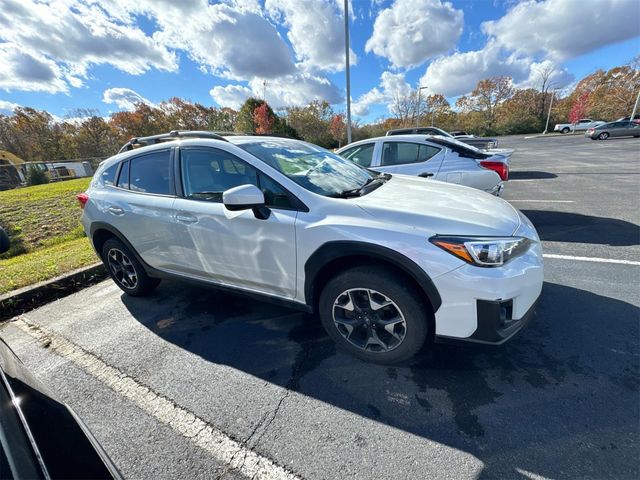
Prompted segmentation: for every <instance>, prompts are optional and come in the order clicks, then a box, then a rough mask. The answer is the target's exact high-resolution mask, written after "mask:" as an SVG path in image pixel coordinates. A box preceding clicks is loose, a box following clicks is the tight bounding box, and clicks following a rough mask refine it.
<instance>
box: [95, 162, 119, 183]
mask: <svg viewBox="0 0 640 480" xmlns="http://www.w3.org/2000/svg"><path fill="white" fill-rule="evenodd" d="M119 166H120V162H116V163H114V164H113V165H111V166H110V167H107V168H105V169H104V170H103V171H102V173H101V174H100V176H99V178H98V183H99V184H100V185H104V186H105V187H112V186H113V185H114V184H115V182H116V173H118V167H119Z"/></svg>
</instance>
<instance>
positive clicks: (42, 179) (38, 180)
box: [27, 165, 49, 185]
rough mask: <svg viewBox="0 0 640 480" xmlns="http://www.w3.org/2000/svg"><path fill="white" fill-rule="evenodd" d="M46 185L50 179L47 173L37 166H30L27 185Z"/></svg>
mask: <svg viewBox="0 0 640 480" xmlns="http://www.w3.org/2000/svg"><path fill="white" fill-rule="evenodd" d="M45 183H49V177H48V176H47V174H46V173H45V171H44V170H42V169H40V168H38V167H37V166H35V165H29V167H28V168H27V184H28V185H44V184H45Z"/></svg>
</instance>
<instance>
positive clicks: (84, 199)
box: [76, 193, 89, 209]
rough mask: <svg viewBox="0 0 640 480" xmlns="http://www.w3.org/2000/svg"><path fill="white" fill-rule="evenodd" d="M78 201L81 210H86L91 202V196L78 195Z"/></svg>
mask: <svg viewBox="0 0 640 480" xmlns="http://www.w3.org/2000/svg"><path fill="white" fill-rule="evenodd" d="M76 200H78V203H79V204H80V208H82V209H84V206H85V205H86V204H87V202H88V201H89V195H87V194H86V193H79V194H78V195H76Z"/></svg>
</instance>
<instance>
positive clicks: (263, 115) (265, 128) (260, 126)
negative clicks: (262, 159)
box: [253, 103, 275, 134]
mask: <svg viewBox="0 0 640 480" xmlns="http://www.w3.org/2000/svg"><path fill="white" fill-rule="evenodd" d="M253 121H254V122H255V124H256V133H263V134H265V133H271V132H272V130H271V129H272V127H273V122H274V121H275V118H274V116H273V114H271V112H269V106H268V105H267V104H266V103H263V104H262V105H260V106H259V107H256V109H255V110H254V111H253Z"/></svg>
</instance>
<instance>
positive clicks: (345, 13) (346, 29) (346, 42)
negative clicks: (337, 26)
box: [344, 0, 351, 145]
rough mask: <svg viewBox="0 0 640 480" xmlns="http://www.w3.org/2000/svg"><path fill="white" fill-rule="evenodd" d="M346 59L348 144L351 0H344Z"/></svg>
mask: <svg viewBox="0 0 640 480" xmlns="http://www.w3.org/2000/svg"><path fill="white" fill-rule="evenodd" d="M344 59H345V64H346V74H347V145H348V144H350V143H351V75H350V72H349V0H344Z"/></svg>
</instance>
